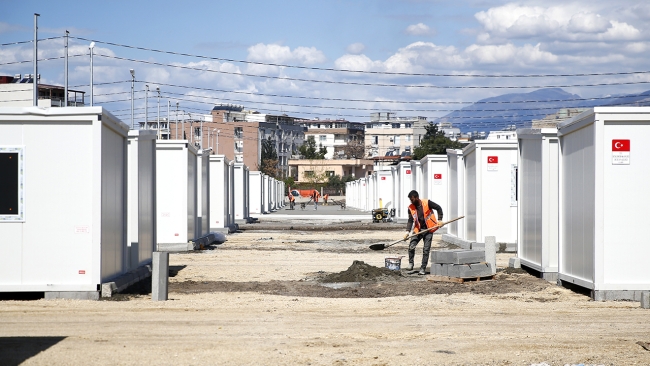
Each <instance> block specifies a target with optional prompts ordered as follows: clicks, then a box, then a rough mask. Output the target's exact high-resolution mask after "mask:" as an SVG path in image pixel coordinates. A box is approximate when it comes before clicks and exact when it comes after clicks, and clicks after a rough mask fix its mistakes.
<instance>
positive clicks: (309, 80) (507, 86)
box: [95, 54, 650, 89]
mask: <svg viewBox="0 0 650 366" xmlns="http://www.w3.org/2000/svg"><path fill="white" fill-rule="evenodd" d="M95 56H98V57H104V58H110V59H115V60H122V61H130V62H137V63H143V64H148V65H156V66H163V67H172V68H177V69H184V70H194V71H203V72H213V73H217V74H226V75H235V76H250V77H257V78H263V79H275V80H283V81H287V80H288V81H300V82H306V83H324V84H336V85H356V86H380V87H392V88H425V89H544V88H575V87H594V86H611V85H638V84H650V80H648V81H621V82H615V83H595V84H573V85H524V86H515V85H497V86H477V85H460V86H450V85H447V86H444V85H422V84H413V85H409V84H381V83H358V82H352V81H332V80H316V79H301V78H290V77H281V76H269V75H256V74H247V73H237V72H230V71H222V70H212V69H202V68H198V67H190V66H182V65H172V64H164V63H162V62H154V61H145V60H136V59H132V58H126V57H118V56H108V55H102V54H96V55H95Z"/></svg>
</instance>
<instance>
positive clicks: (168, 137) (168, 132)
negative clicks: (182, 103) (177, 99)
mask: <svg viewBox="0 0 650 366" xmlns="http://www.w3.org/2000/svg"><path fill="white" fill-rule="evenodd" d="M171 107H172V101H171V100H169V99H167V134H168V135H167V139H168V140H171V139H170V137H171V134H172V129H171V127H170V126H171V125H170V124H169V122H170V121H171V119H169V109H170V108H171Z"/></svg>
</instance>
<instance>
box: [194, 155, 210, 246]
mask: <svg viewBox="0 0 650 366" xmlns="http://www.w3.org/2000/svg"><path fill="white" fill-rule="evenodd" d="M196 159H197V167H198V169H199V171H198V174H199V176H198V177H197V189H196V192H197V203H198V208H197V212H198V214H199V217H198V220H197V222H196V223H197V227H196V230H197V231H196V232H197V233H198V236H197V237H204V236H207V235H208V234H209V233H210V154H209V151H208V150H203V151H202V152H199V154H198V155H197V158H196Z"/></svg>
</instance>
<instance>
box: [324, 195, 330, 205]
mask: <svg viewBox="0 0 650 366" xmlns="http://www.w3.org/2000/svg"><path fill="white" fill-rule="evenodd" d="M328 198H330V195H329V193H325V195H324V196H323V202H324V204H325V205H327V199H328Z"/></svg>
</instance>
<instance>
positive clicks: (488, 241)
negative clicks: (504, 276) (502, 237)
mask: <svg viewBox="0 0 650 366" xmlns="http://www.w3.org/2000/svg"><path fill="white" fill-rule="evenodd" d="M485 261H486V262H487V263H490V264H491V265H492V269H493V270H494V271H495V272H494V273H496V268H497V238H496V237H495V236H486V237H485ZM494 273H492V274H494Z"/></svg>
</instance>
